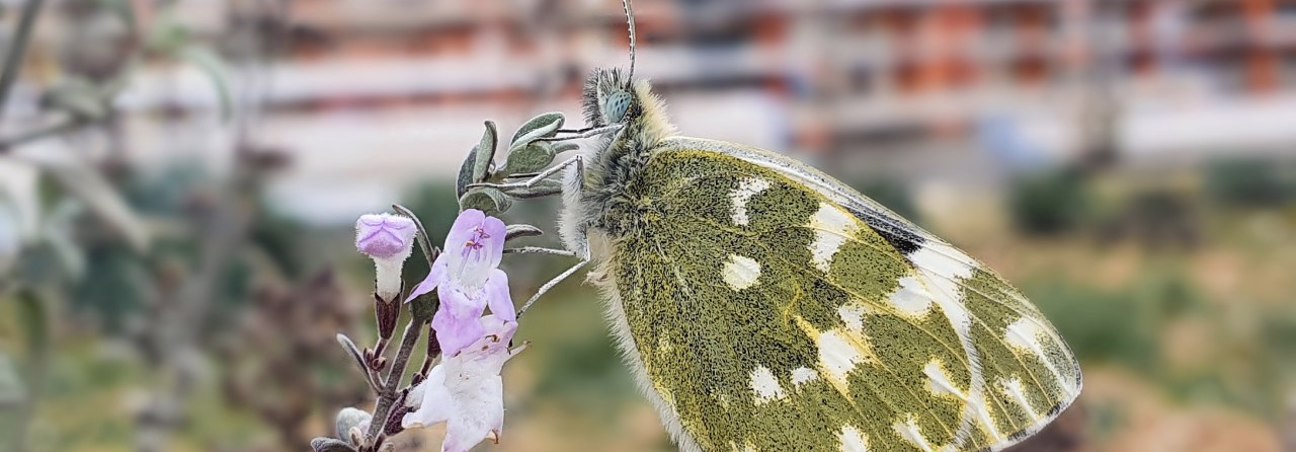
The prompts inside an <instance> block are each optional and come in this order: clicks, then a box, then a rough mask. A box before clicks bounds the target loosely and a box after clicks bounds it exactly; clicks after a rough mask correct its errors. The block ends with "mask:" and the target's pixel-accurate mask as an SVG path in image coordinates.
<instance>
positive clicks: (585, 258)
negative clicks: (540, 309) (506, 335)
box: [518, 246, 590, 317]
mask: <svg viewBox="0 0 1296 452" xmlns="http://www.w3.org/2000/svg"><path fill="white" fill-rule="evenodd" d="M582 248H584V249H585V251H584V252H583V253H582V254H581V256H580V262H577V263H576V265H573V266H571V268H568V269H567V270H564V271H563V272H562V273H560V274H559V275H558V276H555V277H554V278H553V279H551V280H549V282H547V283H544V285H543V286H540V289H539V290H537V291H536V293H535V295H532V296H531V299H529V300H527V301H526V303H523V304H522V309H519V310H518V317H521V316H522V314H524V313H526V312H527V309H531V305H533V304H535V302H536V300H539V299H540V296H542V295H544V294H545V293H546V292H549V291H550V290H551V289H553V288H554V286H557V285H558V283H560V282H563V280H565V279H567V278H568V277H570V276H571V275H574V274H576V272H578V271H580V269H582V268H584V267H585V266H586V265H588V264H589V263H590V254H589V247H588V246H585V247H582ZM555 251H556V250H555ZM572 254H575V253H572Z"/></svg>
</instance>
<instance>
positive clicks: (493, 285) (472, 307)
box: [409, 209, 517, 356]
mask: <svg viewBox="0 0 1296 452" xmlns="http://www.w3.org/2000/svg"><path fill="white" fill-rule="evenodd" d="M506 232H507V231H506V228H505V226H504V222H502V221H500V220H499V219H498V218H495V217H488V216H486V214H484V213H482V212H481V211H480V210H475V209H470V210H465V211H464V212H463V213H460V214H459V218H457V219H455V223H454V226H452V227H451V228H450V233H449V234H448V235H447V236H446V242H445V249H444V251H443V252H442V253H441V255H440V256H437V259H436V262H433V263H432V271H431V272H429V273H428V276H427V279H424V280H423V282H422V283H419V285H418V287H415V288H414V291H413V292H411V293H410V295H409V299H410V300H413V299H414V298H415V297H418V296H419V295H422V294H425V293H428V292H431V291H432V290H433V289H436V290H437V294H438V295H440V298H441V306H440V307H439V308H438V309H437V312H436V315H435V316H433V317H432V328H433V329H434V330H436V337H437V342H438V343H439V344H440V345H441V352H442V353H444V354H445V355H446V356H454V355H455V354H457V353H459V352H460V351H461V350H463V349H464V348H465V347H467V346H469V345H471V344H472V343H474V342H477V340H478V339H481V338H482V336H485V335H486V331H485V328H484V327H483V325H482V321H481V316H482V313H483V312H485V311H486V307H487V306H489V307H490V309H491V313H493V314H495V315H496V316H499V318H501V319H504V320H506V321H510V322H511V321H516V320H517V314H516V312H515V311H514V308H513V298H512V296H510V295H509V287H508V275H507V274H505V273H504V272H503V271H502V270H500V269H498V268H496V267H498V266H499V263H500V259H502V258H503V255H504V236H505V233H506Z"/></svg>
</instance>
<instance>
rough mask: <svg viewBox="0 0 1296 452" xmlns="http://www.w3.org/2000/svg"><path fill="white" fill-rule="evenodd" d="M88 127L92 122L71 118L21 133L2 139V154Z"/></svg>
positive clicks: (0, 144)
mask: <svg viewBox="0 0 1296 452" xmlns="http://www.w3.org/2000/svg"><path fill="white" fill-rule="evenodd" d="M87 125H90V121H86V120H84V119H80V118H69V119H65V120H63V121H60V122H57V123H55V124H53V125H51V126H48V127H45V128H43V129H36V130H31V131H27V132H23V133H19V134H17V135H14V136H12V137H9V138H4V139H0V154H4V153H6V152H9V150H10V149H13V148H14V147H15V146H20V145H23V144H26V143H28V142H31V141H36V140H39V139H41V138H48V137H52V136H57V135H60V134H63V133H65V132H71V131H73V130H76V129H79V128H81V127H85V126H87Z"/></svg>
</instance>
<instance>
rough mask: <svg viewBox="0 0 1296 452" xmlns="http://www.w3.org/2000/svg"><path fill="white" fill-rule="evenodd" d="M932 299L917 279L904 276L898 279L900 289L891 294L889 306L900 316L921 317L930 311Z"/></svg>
mask: <svg viewBox="0 0 1296 452" xmlns="http://www.w3.org/2000/svg"><path fill="white" fill-rule="evenodd" d="M934 298H935V297H933V296H932V294H931V292H928V291H927V288H926V287H923V284H922V282H919V281H918V278H917V277H914V276H906V277H903V278H900V288H899V289H896V291H895V292H893V293H892V294H891V304H893V305H895V307H896V309H898V310H900V312H901V313H902V314H908V315H913V316H921V315H923V314H926V313H927V311H930V310H931V305H932V299H934Z"/></svg>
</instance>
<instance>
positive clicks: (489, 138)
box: [472, 121, 499, 182]
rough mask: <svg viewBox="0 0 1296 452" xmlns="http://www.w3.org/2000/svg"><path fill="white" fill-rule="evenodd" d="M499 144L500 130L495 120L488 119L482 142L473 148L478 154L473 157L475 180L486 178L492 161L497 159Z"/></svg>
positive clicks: (473, 176) (473, 175)
mask: <svg viewBox="0 0 1296 452" xmlns="http://www.w3.org/2000/svg"><path fill="white" fill-rule="evenodd" d="M498 144H499V131H498V130H496V128H495V122H494V121H486V132H484V133H482V138H481V142H480V143H478V144H477V147H476V148H474V149H473V153H474V154H476V157H474V158H473V160H474V161H473V172H472V178H473V182H481V181H484V180H486V176H487V174H488V173H489V172H490V166H491V163H492V162H494V160H495V147H496V145H498Z"/></svg>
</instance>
